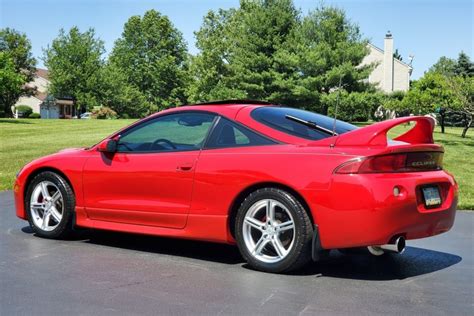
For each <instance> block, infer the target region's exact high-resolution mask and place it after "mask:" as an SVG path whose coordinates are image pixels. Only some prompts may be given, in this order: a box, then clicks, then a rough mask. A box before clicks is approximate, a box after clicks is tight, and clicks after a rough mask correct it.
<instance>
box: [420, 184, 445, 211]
mask: <svg viewBox="0 0 474 316" xmlns="http://www.w3.org/2000/svg"><path fill="white" fill-rule="evenodd" d="M421 190H422V192H423V199H424V200H425V206H426V207H427V208H430V207H436V206H439V205H441V196H440V195H439V189H438V187H436V186H433V187H424V188H422V189H421Z"/></svg>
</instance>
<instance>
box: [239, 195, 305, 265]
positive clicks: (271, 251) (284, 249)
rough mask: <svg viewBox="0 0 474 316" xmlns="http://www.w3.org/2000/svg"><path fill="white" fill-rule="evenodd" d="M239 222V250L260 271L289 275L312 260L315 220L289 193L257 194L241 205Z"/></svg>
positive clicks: (250, 196)
mask: <svg viewBox="0 0 474 316" xmlns="http://www.w3.org/2000/svg"><path fill="white" fill-rule="evenodd" d="M235 222H236V227H235V232H236V240H237V244H238V247H239V250H240V252H241V254H242V256H243V257H244V258H245V259H246V261H247V262H248V263H249V265H250V266H252V267H253V268H255V269H257V270H261V271H267V272H288V271H291V270H295V269H298V268H300V267H301V266H303V265H304V264H306V263H307V262H308V261H309V260H310V258H311V238H312V233H313V229H312V225H311V221H310V219H309V216H308V214H307V212H306V210H305V208H304V207H303V206H302V205H301V203H300V202H299V201H298V200H297V199H296V198H295V197H294V196H293V195H291V194H290V193H288V192H286V191H283V190H280V189H276V188H264V189H260V190H257V191H255V192H253V193H252V194H250V195H249V196H248V197H247V198H246V199H245V200H244V201H243V203H242V204H241V206H240V208H239V210H238V212H237V218H236V221H235Z"/></svg>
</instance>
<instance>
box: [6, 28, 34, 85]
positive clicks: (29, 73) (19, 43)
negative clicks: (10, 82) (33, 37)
mask: <svg viewBox="0 0 474 316" xmlns="http://www.w3.org/2000/svg"><path fill="white" fill-rule="evenodd" d="M0 51H1V52H6V54H7V55H8V56H9V57H10V58H11V59H12V60H13V64H14V65H15V71H16V72H22V73H23V74H25V75H26V80H27V81H31V80H32V79H33V76H34V74H35V72H36V68H35V66H36V59H35V58H33V55H32V53H31V42H30V40H29V39H28V38H27V37H26V35H25V34H22V33H20V32H18V31H16V30H14V29H11V28H8V27H7V28H5V29H0Z"/></svg>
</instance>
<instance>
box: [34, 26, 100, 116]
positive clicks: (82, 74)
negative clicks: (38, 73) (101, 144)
mask: <svg viewBox="0 0 474 316" xmlns="http://www.w3.org/2000/svg"><path fill="white" fill-rule="evenodd" d="M104 52H105V49H104V42H103V41H102V40H101V39H99V38H97V37H96V36H95V31H94V29H92V28H90V29H89V30H87V31H86V32H81V31H80V30H79V28H77V27H73V28H71V29H70V30H69V32H67V33H66V32H65V31H64V29H61V30H60V31H59V35H58V37H57V38H55V39H54V40H53V42H52V44H51V46H48V47H47V48H46V49H45V50H44V58H43V59H44V63H45V65H46V67H48V70H49V76H50V80H51V86H50V89H49V92H50V93H52V94H53V95H55V96H56V97H71V98H73V100H74V102H75V105H76V106H77V107H78V108H80V109H83V110H85V109H89V110H90V109H91V108H93V107H94V106H99V105H101V104H100V94H101V91H100V89H99V87H100V83H101V78H100V74H101V68H102V66H103V64H104V61H103V58H102V54H104Z"/></svg>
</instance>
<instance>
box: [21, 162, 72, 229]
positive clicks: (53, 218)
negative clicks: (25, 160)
mask: <svg viewBox="0 0 474 316" xmlns="http://www.w3.org/2000/svg"><path fill="white" fill-rule="evenodd" d="M25 208H26V211H27V217H28V222H29V223H30V226H31V228H32V229H33V231H34V232H35V233H36V234H37V235H38V236H41V237H46V238H64V237H66V236H67V235H68V234H69V233H70V232H71V231H72V215H73V212H74V208H75V197H74V192H73V191H72V189H71V186H70V185H69V184H68V183H67V181H66V180H64V179H63V178H62V177H61V176H59V175H58V174H56V173H54V172H51V171H45V172H41V173H40V174H38V175H37V176H36V177H34V178H33V180H32V181H31V183H30V185H29V186H28V190H27V192H26V195H25Z"/></svg>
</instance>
